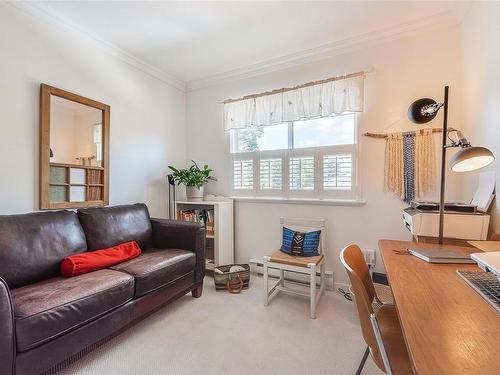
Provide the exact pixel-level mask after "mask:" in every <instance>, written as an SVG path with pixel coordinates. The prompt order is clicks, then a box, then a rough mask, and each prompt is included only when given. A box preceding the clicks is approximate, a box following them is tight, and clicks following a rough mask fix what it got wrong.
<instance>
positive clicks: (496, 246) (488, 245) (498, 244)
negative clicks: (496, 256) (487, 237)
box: [468, 241, 500, 251]
mask: <svg viewBox="0 0 500 375" xmlns="http://www.w3.org/2000/svg"><path fill="white" fill-rule="evenodd" d="M468 242H469V244H470V245H472V246H474V247H475V248H477V249H479V250H481V251H500V241H468Z"/></svg>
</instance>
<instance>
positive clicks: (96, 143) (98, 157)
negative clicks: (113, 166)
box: [40, 84, 110, 210]
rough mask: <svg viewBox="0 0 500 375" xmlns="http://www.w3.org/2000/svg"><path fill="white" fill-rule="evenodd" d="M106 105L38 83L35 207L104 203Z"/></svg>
mask: <svg viewBox="0 0 500 375" xmlns="http://www.w3.org/2000/svg"><path fill="white" fill-rule="evenodd" d="M109 115H110V107H109V105H107V104H104V103H100V102H98V101H95V100H92V99H89V98H85V97H83V96H80V95H77V94H73V93H70V92H67V91H64V90H61V89H58V88H56V87H52V86H49V85H46V84H41V85H40V209H41V210H47V209H60V208H81V207H92V206H105V205H108V204H109V126H110V125H109V119H110V117H109Z"/></svg>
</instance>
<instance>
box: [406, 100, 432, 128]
mask: <svg viewBox="0 0 500 375" xmlns="http://www.w3.org/2000/svg"><path fill="white" fill-rule="evenodd" d="M435 104H437V103H436V101H435V100H433V99H430V98H422V99H418V100H415V101H414V102H413V103H411V105H410V107H409V108H408V118H409V119H410V121H411V122H413V123H415V124H425V123H427V122H429V121H431V120H432V119H433V118H434V117H436V115H437V113H438V109H436V110H432V109H430V110H427V111H426V110H425V109H426V108H429V106H433V105H435Z"/></svg>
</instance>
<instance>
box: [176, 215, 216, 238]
mask: <svg viewBox="0 0 500 375" xmlns="http://www.w3.org/2000/svg"><path fill="white" fill-rule="evenodd" d="M177 219H178V220H182V221H191V222H195V223H203V224H205V230H206V233H207V235H210V236H213V235H214V210H213V209H201V210H179V211H177Z"/></svg>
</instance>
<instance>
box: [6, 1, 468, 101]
mask: <svg viewBox="0 0 500 375" xmlns="http://www.w3.org/2000/svg"><path fill="white" fill-rule="evenodd" d="M3 4H9V5H11V6H13V7H15V8H17V9H18V10H20V11H22V12H24V13H26V14H28V15H30V16H32V17H34V18H36V19H39V20H42V21H45V22H48V23H49V24H52V25H54V26H56V27H59V28H62V29H64V30H68V31H71V32H74V33H76V34H77V35H79V36H81V37H84V38H86V39H87V40H90V41H92V42H93V43H94V44H95V45H96V46H97V47H99V48H100V49H102V50H104V51H105V52H107V53H108V54H109V55H111V56H114V57H115V58H117V59H119V60H121V61H122V62H124V63H126V64H128V65H130V66H132V67H134V68H136V69H138V70H139V71H141V72H143V73H145V74H148V75H149V76H151V77H154V78H156V79H158V80H160V81H162V82H163V83H165V84H167V85H170V86H172V87H175V88H177V89H179V90H181V91H183V92H191V91H196V90H201V89H203V88H206V87H210V86H215V85H219V84H222V83H226V82H229V81H234V80H240V79H245V78H251V77H255V76H258V75H262V74H266V73H271V72H274V71H277V70H282V69H287V68H291V67H294V66H297V65H302V64H305V63H308V62H314V61H319V60H324V59H327V58H330V57H334V56H338V55H342V54H346V53H350V52H355V51H359V50H362V49H364V48H369V47H373V46H376V45H379V44H384V43H388V42H391V41H394V40H398V39H403V38H408V37H411V36H415V35H419V34H424V33H430V32H432V31H437V30H440V29H445V28H449V27H452V26H456V25H458V24H459V23H460V22H461V19H462V17H463V14H464V13H465V12H466V10H468V7H463V9H461V10H460V11H459V12H457V11H454V10H449V11H445V12H441V13H437V14H435V15H432V16H428V17H422V18H419V19H415V20H413V21H411V22H407V23H400V24H397V25H393V26H388V27H385V28H381V29H378V30H373V31H371V32H367V33H364V34H358V35H354V36H352V37H349V38H345V39H340V40H336V41H332V42H329V43H326V44H323V45H320V46H317V47H313V48H310V49H306V50H302V51H298V52H295V53H292V54H287V55H283V56H279V57H275V58H273V59H269V60H264V61H261V62H259V63H256V64H251V65H245V66H242V67H239V68H236V69H232V70H228V71H225V72H221V73H218V74H214V75H211V76H208V77H204V78H201V79H198V80H192V81H189V82H184V81H182V80H181V79H179V78H176V77H175V76H173V75H171V74H169V73H167V72H165V71H164V70H162V69H160V68H158V67H156V66H154V65H152V64H150V63H148V62H146V61H143V60H141V59H140V58H138V57H136V56H134V55H132V54H131V53H129V52H127V51H125V50H123V49H121V48H120V47H118V46H116V45H115V44H113V43H110V42H108V41H106V40H104V39H102V38H101V37H99V36H98V35H96V34H94V33H92V32H90V31H88V30H86V29H83V28H82V27H80V26H78V25H76V24H75V23H74V22H72V21H71V20H69V19H67V18H62V17H60V16H56V15H55V14H53V12H50V11H48V10H47V9H46V8H44V7H43V5H41V4H38V3H36V2H20V1H7V2H3Z"/></svg>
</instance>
